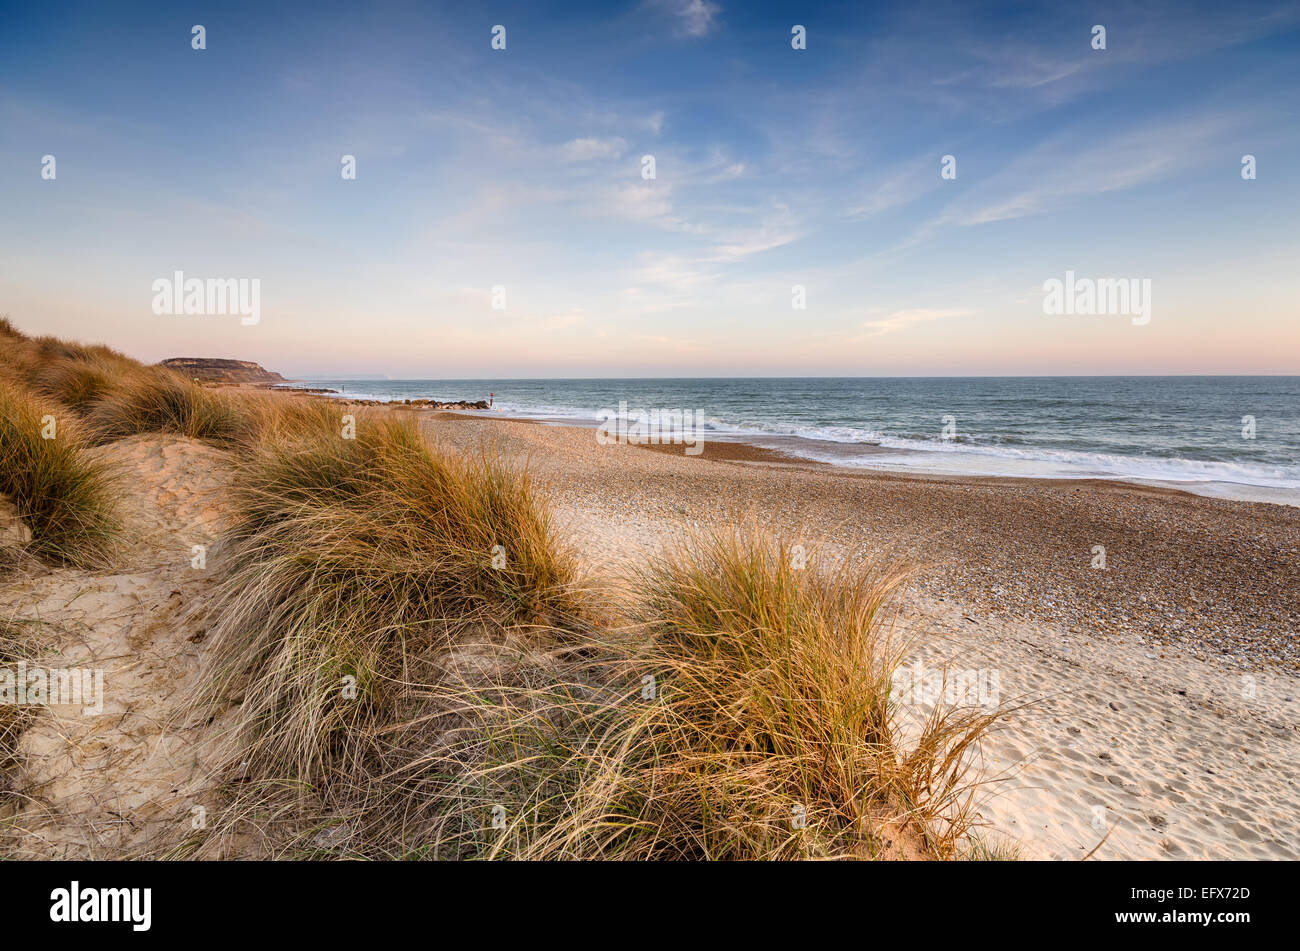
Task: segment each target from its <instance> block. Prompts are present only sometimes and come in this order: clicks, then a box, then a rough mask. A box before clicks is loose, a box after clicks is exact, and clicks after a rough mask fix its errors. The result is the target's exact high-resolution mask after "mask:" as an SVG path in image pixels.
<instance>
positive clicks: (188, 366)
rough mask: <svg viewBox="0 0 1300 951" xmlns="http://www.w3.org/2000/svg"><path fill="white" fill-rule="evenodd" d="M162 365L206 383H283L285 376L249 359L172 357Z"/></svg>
mask: <svg viewBox="0 0 1300 951" xmlns="http://www.w3.org/2000/svg"><path fill="white" fill-rule="evenodd" d="M159 365H160V366H164V367H167V368H168V369H169V370H175V371H176V372H177V373H181V374H183V375H185V376H187V377H189V378H190V379H191V380H202V381H203V382H205V383H283V382H284V377H282V376H280V374H278V373H272V372H271V371H270V370H267V369H265V368H264V367H263V366H262V365H261V364H260V363H253V362H251V361H249V360H218V359H214V358H211V357H172V358H171V359H170V360H164V361H163V362H162V363H161V364H159Z"/></svg>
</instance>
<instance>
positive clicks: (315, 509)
mask: <svg viewBox="0 0 1300 951" xmlns="http://www.w3.org/2000/svg"><path fill="white" fill-rule="evenodd" d="M232 502H233V504H234V511H235V517H236V519H237V524H236V526H235V528H234V529H233V531H232V532H231V534H230V535H229V537H228V539H227V541H226V542H225V545H226V546H227V550H226V555H225V559H226V562H227V565H228V569H227V573H226V575H225V578H224V580H223V582H222V585H221V588H220V590H219V593H218V595H217V597H216V599H215V601H214V603H213V604H212V605H211V616H212V618H213V619H214V622H215V623H214V626H213V628H212V629H211V632H210V634H211V635H212V636H214V644H213V648H212V649H213V651H214V669H213V674H212V679H211V682H210V684H209V687H208V689H207V690H206V691H205V695H204V698H203V700H202V702H203V703H204V704H207V703H210V702H211V701H212V700H213V699H214V698H221V697H238V698H239V708H238V710H237V712H236V714H235V723H234V725H233V729H232V732H231V734H230V735H229V736H228V737H226V740H227V741H228V742H229V744H230V745H229V747H228V760H229V762H230V764H231V765H232V767H234V768H236V769H237V771H238V772H239V775H240V776H241V777H244V778H247V779H250V780H252V781H255V782H270V783H275V782H277V781H280V780H285V781H288V782H290V783H295V784H310V785H312V786H314V787H316V789H317V791H328V790H329V789H331V788H336V787H338V786H340V785H345V784H348V783H360V782H362V781H364V777H369V776H373V775H375V773H376V770H379V771H382V770H383V768H384V767H383V766H382V762H383V758H384V747H385V746H386V741H385V740H384V739H383V738H382V734H383V732H384V731H385V730H386V729H388V728H390V727H391V726H392V725H393V724H396V723H401V722H402V721H403V719H404V718H405V716H406V715H407V713H408V712H409V711H410V709H411V703H412V700H411V697H412V690H413V689H416V688H414V687H413V685H414V684H416V683H418V682H419V680H418V679H416V678H417V674H416V672H417V671H418V672H419V674H418V676H420V677H422V676H423V675H424V674H425V673H427V672H428V669H429V667H428V665H429V663H430V661H431V660H432V659H436V658H440V657H443V656H445V654H446V653H447V651H449V650H450V649H451V648H452V645H453V644H455V643H456V642H457V640H458V639H460V638H462V637H467V636H472V635H474V634H476V633H477V632H481V631H483V630H490V631H493V632H501V631H510V632H512V633H513V634H514V635H515V636H521V637H525V638H526V637H527V636H528V635H529V633H530V632H532V631H534V630H540V631H545V632H549V631H551V630H552V629H553V628H554V627H556V626H557V625H560V626H562V625H565V624H569V623H571V622H573V620H574V613H575V612H576V611H577V610H578V608H579V605H578V602H577V600H576V599H575V596H574V592H573V586H574V577H575V571H574V565H573V561H572V558H571V556H570V555H569V554H568V553H567V552H566V551H564V550H563V549H562V548H561V547H560V546H559V545H558V544H557V543H556V541H555V540H554V537H553V535H552V532H551V529H550V527H549V525H548V522H547V519H546V516H545V513H544V511H543V509H542V508H541V506H540V505H539V503H538V500H537V499H536V497H535V495H534V493H533V489H532V487H531V485H530V483H529V481H528V479H527V478H526V477H525V476H524V475H523V474H521V473H519V472H517V471H515V470H512V469H509V468H507V467H505V466H504V465H502V464H501V463H500V462H498V461H496V460H494V459H492V458H489V457H478V458H462V457H458V456H454V455H451V454H447V453H443V452H441V451H438V450H437V449H434V448H431V447H430V446H429V445H428V444H427V443H425V441H424V440H423V439H422V437H421V434H420V432H419V430H418V428H417V427H416V426H415V425H414V423H412V422H410V421H393V420H390V419H381V418H378V417H367V416H361V417H359V418H358V420H357V429H356V438H355V439H344V438H341V436H340V432H339V430H337V429H317V430H307V431H302V432H299V434H298V435H297V436H296V437H295V438H292V439H288V440H280V439H271V438H268V439H265V440H263V441H262V442H261V443H260V444H259V445H258V447H257V448H256V450H255V451H253V452H252V454H251V455H250V456H249V457H248V458H247V459H246V460H245V461H244V462H243V463H242V465H241V467H240V469H239V472H238V474H237V477H236V481H235V487H234V498H233V499H232ZM498 545H500V546H502V549H503V550H502V552H501V555H502V556H503V558H504V561H502V560H501V558H500V557H499V558H498V559H497V561H496V566H495V567H494V555H493V549H494V546H498ZM417 692H418V690H417Z"/></svg>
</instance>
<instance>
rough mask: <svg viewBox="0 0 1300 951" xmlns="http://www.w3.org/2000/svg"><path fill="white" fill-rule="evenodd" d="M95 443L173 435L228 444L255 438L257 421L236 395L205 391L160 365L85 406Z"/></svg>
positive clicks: (131, 376) (134, 375)
mask: <svg viewBox="0 0 1300 951" xmlns="http://www.w3.org/2000/svg"><path fill="white" fill-rule="evenodd" d="M87 421H88V425H89V426H90V429H91V431H92V432H93V433H94V434H95V436H96V438H97V439H99V440H100V441H104V442H107V441H111V440H114V439H121V438H123V437H124V436H134V435H137V434H139V433H172V434H175V435H178V436H187V437H189V438H190V439H204V440H207V441H209V442H212V443H215V444H217V445H219V446H226V447H233V446H236V445H239V444H242V443H248V442H250V441H252V440H254V439H255V438H256V435H257V432H256V422H255V420H254V418H253V417H252V416H251V415H250V414H249V413H248V412H247V411H246V409H245V407H244V405H243V403H242V401H241V400H240V399H239V397H238V396H236V395H231V394H227V393H221V392H218V391H214V390H210V389H206V388H204V387H201V386H199V385H198V384H197V383H194V382H193V381H191V380H187V379H185V378H184V377H182V376H181V375H180V374H177V373H174V372H172V371H171V370H167V369H164V368H162V367H142V368H140V369H138V370H136V371H135V372H134V373H131V374H129V375H127V376H126V377H124V378H122V379H121V380H119V381H118V383H117V384H116V385H115V386H113V387H112V388H110V389H109V390H107V391H106V392H104V393H103V394H102V395H101V396H100V397H99V398H98V399H96V400H95V401H94V402H93V403H91V404H90V405H89V407H88V412H87Z"/></svg>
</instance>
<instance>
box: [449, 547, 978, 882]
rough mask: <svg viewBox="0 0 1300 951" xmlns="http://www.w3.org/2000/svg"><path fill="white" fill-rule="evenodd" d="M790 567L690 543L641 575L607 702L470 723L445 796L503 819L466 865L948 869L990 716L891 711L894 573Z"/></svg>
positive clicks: (592, 696) (897, 648)
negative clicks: (813, 863)
mask: <svg viewBox="0 0 1300 951" xmlns="http://www.w3.org/2000/svg"><path fill="white" fill-rule="evenodd" d="M797 563H798V562H797V561H796V559H795V558H794V557H793V554H792V552H791V551H789V550H787V549H786V548H785V547H784V546H782V545H781V544H779V543H778V542H776V541H775V540H772V539H770V538H767V537H765V536H764V535H763V534H762V533H761V532H759V531H757V530H747V531H740V530H724V531H720V532H715V533H711V534H707V535H701V536H698V537H696V538H694V539H692V540H690V541H689V542H688V543H686V544H685V545H683V546H682V547H681V549H680V550H678V551H675V552H673V553H670V554H668V555H665V556H662V557H660V558H658V559H656V560H654V562H653V563H652V564H651V565H650V566H649V567H648V568H647V569H646V570H645V571H643V572H641V573H639V576H638V578H637V581H636V584H635V586H634V592H633V595H632V596H633V597H634V598H635V601H634V603H635V605H636V607H635V608H634V615H635V618H636V620H637V622H638V626H639V629H640V630H642V631H643V632H644V634H645V635H646V638H647V640H646V641H645V642H643V643H641V644H640V645H639V646H637V647H635V648H625V650H624V657H623V659H622V661H621V662H620V663H619V664H618V665H617V674H616V675H615V676H614V677H612V678H610V679H608V680H606V689H604V690H603V691H593V690H592V689H591V687H590V684H591V682H592V679H593V678H592V677H590V676H589V675H588V676H584V677H578V678H571V679H570V680H569V681H568V682H554V683H552V684H550V685H548V686H547V687H546V688H545V689H544V691H542V692H539V691H538V690H536V689H529V690H525V691H522V692H521V691H518V690H516V691H514V692H513V694H502V696H503V697H508V699H507V700H504V701H503V702H499V703H497V704H496V705H495V706H494V707H491V708H486V709H485V710H484V713H485V715H484V716H482V717H481V718H480V721H479V723H478V724H477V726H476V728H475V730H471V731H468V732H469V733H471V734H472V733H474V732H476V731H481V732H482V733H483V734H484V735H485V736H486V737H487V739H486V740H484V741H482V745H483V755H482V757H481V761H480V763H479V764H478V765H477V766H476V767H474V768H473V769H471V770H470V771H469V773H468V774H467V775H466V776H462V777H461V778H460V779H458V780H457V783H456V786H457V791H456V793H455V796H456V797H459V798H460V800H461V801H462V802H464V803H465V806H464V807H463V808H462V811H463V812H466V813H476V814H477V815H478V816H483V815H486V814H487V813H488V812H489V811H490V808H491V805H490V804H492V803H494V802H495V803H496V804H499V805H501V806H502V807H503V809H504V812H505V814H506V815H508V816H509V817H510V820H509V822H508V824H507V827H506V828H505V829H504V830H501V831H499V832H495V833H493V832H491V831H488V830H485V828H484V826H483V824H482V823H481V822H480V823H479V825H478V828H477V829H471V828H470V827H471V826H472V825H473V823H462V826H463V827H464V828H465V830H466V832H467V833H471V832H472V833H473V840H474V842H475V848H476V849H478V850H480V851H481V853H482V854H485V855H488V856H492V857H497V856H518V857H525V858H543V859H551V858H617V859H791V858H873V857H905V856H906V857H943V858H946V857H951V856H952V855H953V854H954V853H955V851H956V849H957V848H958V845H959V843H960V842H961V840H962V838H963V836H964V835H965V833H966V832H967V830H968V826H969V802H970V798H971V793H972V791H973V789H974V785H973V783H972V782H971V781H969V779H968V774H969V771H970V768H971V765H972V762H973V759H972V755H973V753H974V752H975V746H976V744H977V742H978V739H979V737H980V736H981V735H983V733H984V732H985V731H986V730H987V729H988V728H989V727H990V726H991V725H992V724H993V722H994V721H995V719H996V714H993V713H990V712H986V711H981V710H977V709H972V708H947V709H941V708H936V709H935V710H932V711H931V712H930V713H928V714H918V713H911V712H905V711H903V710H900V709H899V706H898V704H897V703H895V701H893V700H892V699H891V696H890V689H891V676H892V673H893V671H894V670H895V669H896V668H897V666H898V665H899V664H900V662H901V660H902V656H903V651H904V649H905V647H906V644H905V643H902V642H900V641H897V640H895V639H894V638H892V637H891V635H890V625H889V622H888V619H887V617H886V614H885V605H886V604H887V602H888V599H889V597H890V596H891V594H892V593H893V592H894V590H895V589H896V588H897V586H898V585H899V583H900V582H901V581H902V575H901V574H899V573H897V572H883V573H881V572H876V571H874V570H872V569H871V568H870V567H864V566H861V565H859V566H849V565H845V566H842V567H840V568H838V569H836V570H833V571H819V570H815V569H813V568H808V569H803V570H800V569H798V568H796V567H794V566H795V565H796V564H797ZM605 650H606V651H608V650H609V645H606V646H605ZM647 678H652V679H647ZM472 693H473V690H469V691H464V692H463V694H464V698H463V699H464V701H465V706H466V708H469V706H470V704H469V703H468V697H469V695H471V694H472ZM647 693H651V694H652V696H647ZM904 719H909V720H910V722H909V723H908V724H907V726H906V727H904V724H903V723H902V722H901V721H903V720H904ZM443 765H444V769H447V770H448V771H449V764H443ZM449 798H453V797H452V796H450V795H449Z"/></svg>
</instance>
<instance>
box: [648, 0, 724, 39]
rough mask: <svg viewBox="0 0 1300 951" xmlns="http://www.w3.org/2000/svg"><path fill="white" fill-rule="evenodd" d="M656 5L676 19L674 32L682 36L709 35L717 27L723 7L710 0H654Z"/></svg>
mask: <svg viewBox="0 0 1300 951" xmlns="http://www.w3.org/2000/svg"><path fill="white" fill-rule="evenodd" d="M653 5H654V6H656V7H658V8H659V9H661V10H663V11H664V12H666V13H668V14H669V15H670V16H672V17H673V19H674V20H675V21H676V25H675V26H674V32H676V33H677V34H678V35H680V36H693V37H700V36H707V35H708V34H709V33H711V32H713V30H714V29H715V28H716V27H717V16H718V14H719V13H721V12H722V7H720V6H718V5H717V4H716V3H710V2H709V0H654V3H653Z"/></svg>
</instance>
